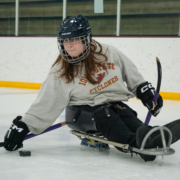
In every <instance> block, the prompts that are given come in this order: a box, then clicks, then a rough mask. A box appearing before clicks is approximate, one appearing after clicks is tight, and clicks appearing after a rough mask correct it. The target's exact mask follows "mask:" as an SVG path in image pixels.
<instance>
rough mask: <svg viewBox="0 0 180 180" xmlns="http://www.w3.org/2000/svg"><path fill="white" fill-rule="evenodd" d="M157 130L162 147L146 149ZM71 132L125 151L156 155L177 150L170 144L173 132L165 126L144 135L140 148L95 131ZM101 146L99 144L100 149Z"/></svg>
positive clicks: (81, 137)
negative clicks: (114, 140) (105, 136)
mask: <svg viewBox="0 0 180 180" xmlns="http://www.w3.org/2000/svg"><path fill="white" fill-rule="evenodd" d="M155 131H160V134H161V139H162V144H163V147H162V148H159V147H157V148H152V149H144V147H145V144H146V141H147V139H148V137H149V136H150V135H152V134H153V133H154V132H155ZM164 131H167V132H168V135H169V137H168V142H167V143H166V140H165V135H164ZM70 132H71V133H72V134H74V135H76V136H77V137H79V138H80V139H81V140H91V142H94V143H96V144H98V143H99V145H102V144H103V145H104V144H105V145H113V146H116V147H119V148H121V149H123V151H124V152H137V153H141V154H145V155H155V156H164V155H171V154H174V153H175V150H174V149H172V148H170V145H171V142H172V133H171V131H170V130H169V129H168V128H166V127H164V126H161V127H155V128H153V129H152V130H150V131H149V132H148V133H147V135H146V136H145V137H144V139H143V141H142V145H141V148H140V149H138V148H134V147H131V146H129V145H128V144H121V143H117V142H113V141H109V140H107V139H106V138H104V137H103V136H99V134H97V133H94V134H91V133H83V132H79V131H75V130H71V131H70ZM88 146H90V145H88ZM100 148H101V147H100V146H99V149H100Z"/></svg>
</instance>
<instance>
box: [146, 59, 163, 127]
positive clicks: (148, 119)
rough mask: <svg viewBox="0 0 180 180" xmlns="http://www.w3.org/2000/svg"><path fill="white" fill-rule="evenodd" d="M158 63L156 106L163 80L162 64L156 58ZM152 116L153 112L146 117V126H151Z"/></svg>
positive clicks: (154, 99) (154, 100)
mask: <svg viewBox="0 0 180 180" xmlns="http://www.w3.org/2000/svg"><path fill="white" fill-rule="evenodd" d="M156 62H157V70H158V81H157V87H156V91H155V95H154V98H153V102H154V104H156V102H157V99H158V96H159V91H160V87H161V79H162V69H161V63H160V61H159V58H158V57H156ZM151 116H152V114H151V111H149V112H148V114H147V116H146V120H145V124H147V125H148V124H149V122H150V119H151Z"/></svg>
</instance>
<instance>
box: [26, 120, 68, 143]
mask: <svg viewBox="0 0 180 180" xmlns="http://www.w3.org/2000/svg"><path fill="white" fill-rule="evenodd" d="M64 125H66V124H65V122H61V123H58V124H55V125H52V126H50V127H49V128H47V129H46V130H45V131H43V132H42V133H40V134H32V133H30V134H28V135H26V137H25V139H24V140H27V139H30V138H33V137H35V136H39V135H41V134H44V133H47V132H49V131H52V130H54V129H57V128H60V127H61V126H64Z"/></svg>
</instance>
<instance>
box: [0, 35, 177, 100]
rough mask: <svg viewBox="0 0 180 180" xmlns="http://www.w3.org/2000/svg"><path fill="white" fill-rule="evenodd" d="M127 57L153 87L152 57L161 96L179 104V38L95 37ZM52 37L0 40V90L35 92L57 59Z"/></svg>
mask: <svg viewBox="0 0 180 180" xmlns="http://www.w3.org/2000/svg"><path fill="white" fill-rule="evenodd" d="M94 39H96V40H97V41H99V42H102V43H108V44H111V45H113V46H115V47H116V48H118V49H119V50H120V51H122V52H123V53H124V54H125V55H126V56H127V57H129V58H130V59H131V60H132V61H133V62H134V63H135V64H136V66H137V68H138V69H139V71H140V73H141V74H142V75H143V76H144V78H145V79H146V80H148V81H149V82H151V83H152V84H153V85H154V86H155V87H156V82H157V66H156V60H155V59H156V56H157V57H158V58H159V59H160V61H161V65H162V86H161V95H162V96H163V98H164V99H172V100H180V51H179V48H180V38H178V37H171V38H170V37H95V38H94ZM58 54H59V52H58V48H57V41H56V37H0V87H13V88H27V89H39V88H40V87H41V84H42V82H43V80H44V79H45V78H46V76H47V74H48V72H49V70H50V68H51V66H52V64H53V63H54V61H55V60H56V58H57V56H58Z"/></svg>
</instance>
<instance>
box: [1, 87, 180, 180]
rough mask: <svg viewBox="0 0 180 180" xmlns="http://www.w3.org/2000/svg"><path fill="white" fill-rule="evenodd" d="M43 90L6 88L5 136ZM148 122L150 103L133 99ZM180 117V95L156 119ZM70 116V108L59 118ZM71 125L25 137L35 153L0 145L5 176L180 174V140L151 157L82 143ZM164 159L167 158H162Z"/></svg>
mask: <svg viewBox="0 0 180 180" xmlns="http://www.w3.org/2000/svg"><path fill="white" fill-rule="evenodd" d="M37 93H38V91H37V90H26V89H24V90H23V89H8V88H0V142H3V138H4V135H5V133H6V131H7V130H8V129H9V127H10V125H11V122H12V120H13V119H14V118H15V117H16V116H18V115H22V116H23V115H24V114H25V112H26V111H27V110H28V108H29V107H30V105H31V103H32V102H33V100H34V99H35V98H36V96H37ZM127 104H128V105H129V106H131V107H132V108H133V109H134V110H136V111H137V112H138V117H139V118H140V119H141V120H142V121H143V122H144V121H145V118H146V115H147V109H146V108H145V107H144V106H143V105H142V104H141V102H140V101H138V100H136V99H132V100H130V101H129V102H128V103H127ZM179 118H180V101H169V100H164V106H163V109H162V111H161V113H160V114H159V115H158V116H157V117H156V118H154V117H152V118H151V121H150V125H164V124H166V123H168V122H170V121H173V120H176V119H179ZM62 121H64V113H63V114H61V116H60V117H59V118H58V119H57V120H56V122H55V123H58V122H62ZM69 131H70V129H69V128H68V127H67V126H64V127H61V128H59V129H57V130H54V131H51V132H48V133H46V134H43V135H40V136H38V137H34V138H32V139H29V140H26V141H24V148H23V150H30V151H31V154H32V156H31V157H21V156H19V150H18V151H15V152H8V151H6V150H5V149H4V148H2V147H1V149H0V180H132V179H133V180H149V179H150V180H179V179H180V141H179V142H176V143H175V144H173V145H172V146H171V147H172V148H173V149H175V151H176V153H175V154H174V155H170V156H165V157H164V160H163V165H162V166H159V165H158V164H157V160H156V161H154V162H148V163H145V162H144V161H143V160H142V159H141V158H140V157H139V156H136V155H134V156H133V158H131V155H130V154H124V153H122V152H119V151H118V150H116V149H115V148H114V147H113V146H110V150H109V151H95V150H93V149H90V148H88V147H84V146H81V145H80V140H79V139H78V138H77V137H76V136H74V135H72V134H70V132H69ZM159 161H161V158H159Z"/></svg>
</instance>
